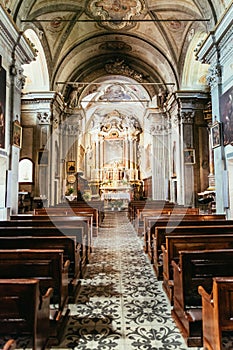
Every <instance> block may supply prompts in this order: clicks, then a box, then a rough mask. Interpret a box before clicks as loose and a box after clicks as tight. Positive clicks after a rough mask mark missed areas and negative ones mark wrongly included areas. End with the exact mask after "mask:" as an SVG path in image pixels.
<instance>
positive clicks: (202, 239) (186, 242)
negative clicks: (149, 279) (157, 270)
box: [162, 229, 233, 304]
mask: <svg viewBox="0 0 233 350" xmlns="http://www.w3.org/2000/svg"><path fill="white" fill-rule="evenodd" d="M231 248H233V231H230V232H226V231H224V229H223V233H222V234H221V233H220V231H219V232H217V233H216V232H215V234H212V233H211V232H210V233H209V234H207V233H206V234H197V233H196V234H188V235H185V234H184V235H171V236H170V235H169V236H166V244H165V246H163V245H162V252H163V284H162V285H163V289H164V291H165V293H166V294H167V296H168V299H169V300H170V302H171V304H172V303H173V292H174V290H173V287H174V281H173V270H172V265H171V262H172V260H176V259H177V258H178V257H179V251H192V250H216V249H231Z"/></svg>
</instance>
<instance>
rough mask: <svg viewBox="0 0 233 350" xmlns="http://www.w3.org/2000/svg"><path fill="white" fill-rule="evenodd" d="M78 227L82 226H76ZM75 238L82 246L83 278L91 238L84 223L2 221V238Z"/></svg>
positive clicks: (0, 223)
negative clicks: (19, 236) (18, 236)
mask: <svg viewBox="0 0 233 350" xmlns="http://www.w3.org/2000/svg"><path fill="white" fill-rule="evenodd" d="M76 225H80V227H79V226H76ZM16 234H17V235H26V236H54V235H55V236H60V235H61V236H64V235H67V236H70V235H71V236H75V237H76V241H77V244H78V246H80V271H79V276H78V275H77V276H76V277H79V278H82V277H83V275H84V273H85V270H86V265H87V263H88V262H89V259H90V248H89V244H91V243H90V238H89V234H90V232H89V231H88V228H87V226H86V224H85V223H83V222H82V221H81V222H79V221H76V220H72V221H65V222H63V221H60V220H59V221H58V220H56V221H50V220H38V221H36V220H9V221H0V236H6V235H7V236H15V235H16Z"/></svg>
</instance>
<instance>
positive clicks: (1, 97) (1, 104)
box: [0, 67, 6, 148]
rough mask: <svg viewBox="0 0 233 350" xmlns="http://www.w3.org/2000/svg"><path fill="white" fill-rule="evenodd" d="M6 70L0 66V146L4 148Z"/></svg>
mask: <svg viewBox="0 0 233 350" xmlns="http://www.w3.org/2000/svg"><path fill="white" fill-rule="evenodd" d="M5 111H6V71H5V69H3V68H2V67H0V148H5Z"/></svg>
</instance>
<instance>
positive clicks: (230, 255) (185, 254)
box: [172, 249, 233, 347]
mask: <svg viewBox="0 0 233 350" xmlns="http://www.w3.org/2000/svg"><path fill="white" fill-rule="evenodd" d="M232 261H233V249H229V250H228V249H221V250H217V249H216V250H205V251H200V250H197V251H180V253H179V260H178V262H175V261H174V260H173V261H172V266H173V271H174V306H173V309H172V317H173V318H174V320H175V322H176V324H177V326H178V327H179V329H180V331H181V333H182V335H183V337H184V339H185V341H186V343H187V345H188V346H197V347H198V346H202V300H201V296H200V294H199V293H198V286H200V285H201V286H203V287H204V289H206V290H207V291H208V292H211V290H212V281H213V280H212V278H213V277H216V276H233V264H232Z"/></svg>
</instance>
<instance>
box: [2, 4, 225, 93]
mask: <svg viewBox="0 0 233 350" xmlns="http://www.w3.org/2000/svg"><path fill="white" fill-rule="evenodd" d="M230 2H231V1H230V0H212V1H211V0H173V1H170V0H159V1H158V0H86V1H85V0H50V1H48V0H12V1H9V0H5V2H4V5H5V7H6V8H7V9H8V12H9V13H10V14H11V16H12V18H13V20H14V21H15V22H16V24H17V26H18V27H19V29H20V30H21V31H26V30H27V29H29V28H30V29H33V30H34V31H35V32H36V33H37V35H38V37H39V39H40V42H41V45H42V47H43V50H44V52H45V57H46V61H47V66H48V74H49V80H50V88H51V89H56V87H57V86H58V85H59V83H60V87H61V90H62V92H63V93H65V92H66V88H67V85H65V84H64V85H63V83H64V82H67V81H70V82H93V81H98V79H104V78H105V77H106V79H107V77H109V76H110V75H111V76H118V75H119V74H120V75H121V76H124V77H127V78H129V79H133V80H134V81H135V82H139V83H145V87H146V90H147V91H148V93H149V94H150V95H151V96H153V95H154V94H155V93H156V92H158V89H159V86H160V85H159V84H162V83H163V84H165V85H164V86H165V87H166V90H168V91H169V90H170V89H172V88H174V87H175V89H181V88H183V87H186V88H191V87H192V88H193V86H194V85H195V84H197V87H198V85H200V86H202V85H203V84H204V80H203V75H202V74H203V73H202V71H201V70H200V69H199V68H198V67H199V66H198V63H195V57H194V56H195V55H194V49H195V47H196V46H197V45H198V43H200V41H201V40H202V39H203V37H205V36H206V34H207V33H208V32H209V31H210V30H211V29H213V28H214V26H215V25H216V23H217V22H218V20H219V18H220V17H221V16H222V14H223V13H224V11H225V9H226V8H227V6H228V5H229V3H230ZM187 60H188V61H187ZM190 63H191V64H190ZM192 63H193V64H192ZM194 66H195V68H194ZM190 75H193V76H194V75H195V79H196V82H195V81H194V79H193V78H192V79H191V80H192V81H191V83H190V84H191V85H192V86H191V87H190V86H189V81H190ZM151 83H152V84H151ZM157 83H158V85H156V84H157ZM147 84H148V85H147ZM150 84H151V85H150ZM88 93H91V91H89V92H88Z"/></svg>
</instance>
